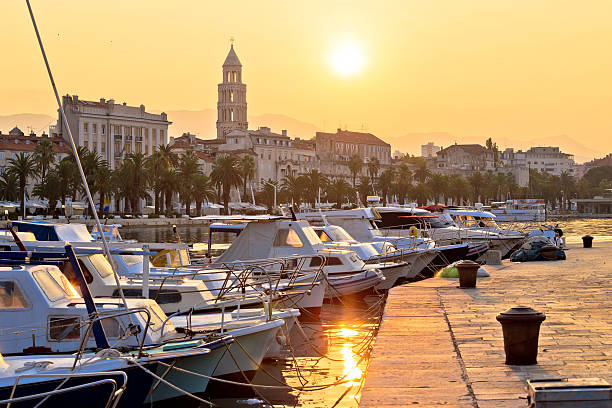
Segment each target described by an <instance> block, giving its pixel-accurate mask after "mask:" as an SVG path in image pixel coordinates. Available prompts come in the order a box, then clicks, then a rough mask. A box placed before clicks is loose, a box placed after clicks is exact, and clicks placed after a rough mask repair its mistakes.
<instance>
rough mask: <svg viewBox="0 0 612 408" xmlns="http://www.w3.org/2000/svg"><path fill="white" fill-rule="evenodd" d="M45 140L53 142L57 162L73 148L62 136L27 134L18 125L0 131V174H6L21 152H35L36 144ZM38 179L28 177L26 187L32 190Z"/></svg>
mask: <svg viewBox="0 0 612 408" xmlns="http://www.w3.org/2000/svg"><path fill="white" fill-rule="evenodd" d="M43 140H48V141H50V142H51V143H52V144H53V150H54V152H55V162H56V163H59V162H60V161H61V160H62V159H63V158H64V157H66V156H69V155H70V153H71V149H70V147H69V145H67V143H66V142H65V141H64V139H62V138H60V137H50V136H49V135H47V134H45V133H43V134H42V135H41V136H37V135H36V134H34V133H33V132H32V133H30V134H29V135H26V134H25V133H24V132H22V131H21V129H19V128H18V127H14V128H13V129H11V130H10V131H9V132H8V133H2V131H0V175H2V174H4V172H5V171H6V169H7V168H8V167H9V166H10V160H11V159H15V158H16V157H17V156H18V155H19V153H24V154H25V155H26V156H28V155H30V154H33V153H34V150H36V146H37V145H38V143H40V142H41V141H43ZM36 181H37V180H35V179H33V178H32V179H28V181H27V185H26V189H27V191H28V192H31V191H32V188H33V187H34V184H35V182H36Z"/></svg>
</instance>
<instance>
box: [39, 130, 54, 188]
mask: <svg viewBox="0 0 612 408" xmlns="http://www.w3.org/2000/svg"><path fill="white" fill-rule="evenodd" d="M34 160H36V164H37V165H38V166H39V167H40V174H39V177H40V179H41V180H42V179H44V178H45V176H46V175H47V171H48V170H49V168H50V167H51V165H52V164H53V163H55V149H54V147H53V143H51V141H50V140H47V139H43V140H41V141H40V142H38V144H37V145H36V148H35V149H34Z"/></svg>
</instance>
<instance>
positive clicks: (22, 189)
mask: <svg viewBox="0 0 612 408" xmlns="http://www.w3.org/2000/svg"><path fill="white" fill-rule="evenodd" d="M25 187H26V183H25V180H23V181H22V180H20V181H19V200H20V201H21V205H20V206H19V211H20V214H19V215H24V212H23V211H24V209H25V197H24V195H25Z"/></svg>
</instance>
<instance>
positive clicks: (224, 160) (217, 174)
mask: <svg viewBox="0 0 612 408" xmlns="http://www.w3.org/2000/svg"><path fill="white" fill-rule="evenodd" d="M211 177H212V179H213V181H214V183H215V184H216V185H217V186H220V188H221V191H222V192H221V198H222V199H223V208H224V210H225V214H229V200H230V192H231V189H232V187H238V186H240V185H241V184H242V176H241V175H240V164H239V162H238V160H237V159H236V158H235V157H234V156H230V155H222V156H219V157H217V159H216V160H215V162H214V163H213V170H212V173H211Z"/></svg>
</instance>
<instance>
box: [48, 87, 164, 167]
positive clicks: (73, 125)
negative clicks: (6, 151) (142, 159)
mask: <svg viewBox="0 0 612 408" xmlns="http://www.w3.org/2000/svg"><path fill="white" fill-rule="evenodd" d="M62 105H63V107H64V112H65V113H66V119H67V120H68V126H70V130H71V132H72V136H73V138H74V141H75V143H76V144H77V146H83V147H85V148H86V149H88V150H92V151H96V152H97V153H98V154H99V155H100V156H102V158H104V160H106V161H107V162H108V164H109V166H110V168H111V169H116V168H118V167H119V166H120V165H121V162H122V160H123V158H125V155H126V154H129V153H132V152H134V153H143V154H144V155H145V156H148V155H150V154H152V153H153V152H154V151H155V149H156V148H157V146H159V145H166V144H168V125H170V124H171V123H172V122H169V121H168V117H167V115H166V114H165V113H163V112H162V113H160V114H154V113H149V112H146V110H145V106H144V105H140V106H128V105H127V104H126V103H125V102H124V103H123V104H117V103H115V101H114V100H113V99H109V100H108V101H107V100H105V99H104V98H101V99H100V100H99V101H85V100H81V99H79V97H78V96H77V95H72V96H71V95H65V96H63V97H62ZM50 134H51V135H52V136H59V137H63V138H64V139H66V140H67V139H68V132H64V131H63V121H62V119H61V117H58V121H57V124H56V125H55V126H52V127H51V128H50Z"/></svg>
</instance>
